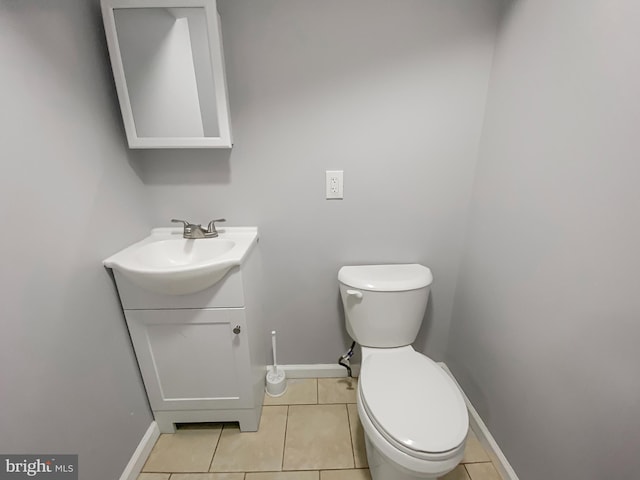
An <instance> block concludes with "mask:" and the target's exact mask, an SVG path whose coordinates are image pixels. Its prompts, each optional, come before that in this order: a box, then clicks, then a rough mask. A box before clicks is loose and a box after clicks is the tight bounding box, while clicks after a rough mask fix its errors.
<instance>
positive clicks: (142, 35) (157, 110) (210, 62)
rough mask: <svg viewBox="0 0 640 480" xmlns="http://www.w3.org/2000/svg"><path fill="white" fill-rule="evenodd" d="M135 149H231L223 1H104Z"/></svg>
mask: <svg viewBox="0 0 640 480" xmlns="http://www.w3.org/2000/svg"><path fill="white" fill-rule="evenodd" d="M102 15H103V19H104V24H105V32H106V35H107V44H108V47H109V55H110V57H111V66H112V69H113V74H114V78H115V82H116V89H117V91H118V98H119V100H120V108H121V110H122V117H123V119H124V124H125V130H126V132H127V139H128V141H129V147H131V148H216V147H218V148H220V147H222V148H230V147H231V146H232V144H231V129H230V123H229V107H228V100H227V88H226V81H225V75H224V63H223V54H222V38H221V35H220V24H219V19H218V12H217V10H216V4H215V0H197V1H189V0H102Z"/></svg>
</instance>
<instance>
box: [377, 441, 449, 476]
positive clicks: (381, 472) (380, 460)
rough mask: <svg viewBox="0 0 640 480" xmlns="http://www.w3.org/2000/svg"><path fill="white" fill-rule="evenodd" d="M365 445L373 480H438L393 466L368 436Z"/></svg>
mask: <svg viewBox="0 0 640 480" xmlns="http://www.w3.org/2000/svg"><path fill="white" fill-rule="evenodd" d="M365 444H366V449H367V461H368V462H369V472H371V480H425V479H434V480H435V479H437V478H438V477H434V476H432V475H427V474H417V473H416V472H409V471H406V470H404V469H402V467H400V466H399V465H395V464H392V463H391V462H390V461H389V460H387V459H386V458H384V457H383V456H382V454H381V453H380V452H379V451H378V450H377V449H376V448H375V447H374V446H373V444H372V443H371V441H370V440H369V437H367V436H366V435H365Z"/></svg>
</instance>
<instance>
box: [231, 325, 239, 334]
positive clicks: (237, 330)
mask: <svg viewBox="0 0 640 480" xmlns="http://www.w3.org/2000/svg"><path fill="white" fill-rule="evenodd" d="M240 330H241V329H240V325H236V326H235V328H234V329H233V333H235V334H236V335H238V334H239V333H240Z"/></svg>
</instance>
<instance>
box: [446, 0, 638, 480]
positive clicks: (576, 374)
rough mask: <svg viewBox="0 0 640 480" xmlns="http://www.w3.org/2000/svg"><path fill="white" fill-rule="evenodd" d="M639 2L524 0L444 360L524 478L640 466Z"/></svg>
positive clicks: (485, 143)
mask: <svg viewBox="0 0 640 480" xmlns="http://www.w3.org/2000/svg"><path fill="white" fill-rule="evenodd" d="M638 18H640V3H638V2H637V1H636V0H615V1H612V0H571V1H569V0H567V1H563V2H557V1H553V0H536V1H522V0H521V1H519V2H516V3H514V5H513V8H512V11H511V13H510V15H509V16H508V18H507V20H506V22H505V25H504V28H503V29H502V32H501V36H500V38H499V42H498V46H497V50H496V56H495V61H494V68H493V73H492V81H491V87H490V94H489V101H488V107H487V117H486V123H485V130H484V133H483V140H482V146H481V153H480V158H479V164H478V167H477V178H476V183H475V188H474V193H473V200H472V205H473V207H472V211H471V220H470V224H469V233H468V238H467V242H466V251H465V257H464V261H463V266H462V268H461V274H460V280H459V287H458V290H457V292H456V297H455V310H454V315H453V320H452V328H451V334H450V342H449V348H448V353H447V362H448V364H449V365H450V367H451V368H452V370H453V372H454V373H455V374H456V376H457V378H458V379H459V380H460V381H461V383H462V385H463V387H464V389H465V391H466V392H467V394H469V396H470V397H471V400H472V401H473V403H474V404H475V405H476V407H478V409H479V411H480V413H481V415H482V416H483V418H484V419H485V420H486V421H487V423H488V426H489V428H490V430H491V432H492V433H493V434H494V436H495V437H496V439H497V441H498V443H499V444H500V445H501V447H502V448H503V450H504V451H505V453H506V455H507V457H508V458H509V460H510V461H511V463H512V464H513V466H514V467H515V470H516V471H517V472H518V474H519V476H520V478H521V480H538V479H543V478H544V479H549V480H553V479H558V480H560V479H562V480H578V479H579V480H591V479H592V480H602V479H605V478H611V479H614V478H615V479H619V480H623V479H635V478H638V472H639V471H640V457H639V456H638V446H639V445H640V433H639V432H640V375H638V366H639V365H640V348H638V340H639V339H640V321H639V319H640V296H639V295H638V287H639V286H640V281H639V280H638V279H639V278H640V277H639V276H638V272H639V271H640V255H639V254H638V246H639V245H640V188H638V179H639V178H640V161H639V159H640V135H639V131H638V127H639V125H640V95H639V93H638V92H639V91H638V86H639V85H640V48H638V45H640V29H639V28H638Z"/></svg>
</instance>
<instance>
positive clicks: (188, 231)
mask: <svg viewBox="0 0 640 480" xmlns="http://www.w3.org/2000/svg"><path fill="white" fill-rule="evenodd" d="M171 222H172V223H182V224H183V225H184V229H183V230H182V236H183V237H184V238H191V237H192V235H193V227H195V226H196V225H193V224H191V223H189V222H187V221H186V220H178V219H177V218H172V219H171Z"/></svg>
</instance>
